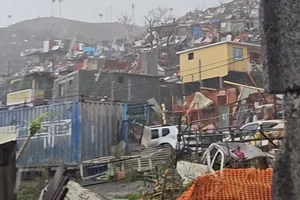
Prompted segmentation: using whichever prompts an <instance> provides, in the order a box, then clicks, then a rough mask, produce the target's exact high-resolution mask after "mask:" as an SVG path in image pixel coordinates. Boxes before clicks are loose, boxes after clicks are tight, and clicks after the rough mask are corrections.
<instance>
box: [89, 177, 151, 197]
mask: <svg viewBox="0 0 300 200" xmlns="http://www.w3.org/2000/svg"><path fill="white" fill-rule="evenodd" d="M141 187H145V184H144V182H143V181H135V182H128V181H118V182H111V183H104V184H99V185H93V186H88V187H86V188H87V189H89V190H91V191H93V192H95V193H97V194H100V195H101V196H104V197H106V198H107V199H114V198H113V197H114V196H125V195H127V194H139V189H140V188H141ZM146 188H147V189H150V190H151V189H153V187H151V186H150V185H148V184H147V185H146Z"/></svg>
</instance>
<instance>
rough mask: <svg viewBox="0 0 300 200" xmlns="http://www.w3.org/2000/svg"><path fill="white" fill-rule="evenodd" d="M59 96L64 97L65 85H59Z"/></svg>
mask: <svg viewBox="0 0 300 200" xmlns="http://www.w3.org/2000/svg"><path fill="white" fill-rule="evenodd" d="M58 96H59V97H61V96H64V83H61V84H59V85H58Z"/></svg>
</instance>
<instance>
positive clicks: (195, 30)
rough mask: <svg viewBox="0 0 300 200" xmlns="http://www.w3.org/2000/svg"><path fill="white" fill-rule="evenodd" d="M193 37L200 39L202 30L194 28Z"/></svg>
mask: <svg viewBox="0 0 300 200" xmlns="http://www.w3.org/2000/svg"><path fill="white" fill-rule="evenodd" d="M193 35H194V36H195V37H202V30H201V27H194V28H193Z"/></svg>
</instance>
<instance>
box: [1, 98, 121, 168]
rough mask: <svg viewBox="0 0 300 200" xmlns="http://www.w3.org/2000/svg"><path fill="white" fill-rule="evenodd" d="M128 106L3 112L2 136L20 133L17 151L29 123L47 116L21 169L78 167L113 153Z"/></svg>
mask: <svg viewBox="0 0 300 200" xmlns="http://www.w3.org/2000/svg"><path fill="white" fill-rule="evenodd" d="M124 109H126V106H125V105H124V104H112V103H99V102H87V103H78V102H76V103H63V104H53V105H47V106H38V107H29V108H20V109H16V110H8V111H2V112H0V133H7V134H9V133H17V136H18V138H17V143H18V148H20V147H21V146H22V144H23V143H24V142H25V140H26V138H27V136H28V133H29V130H28V129H29V124H28V122H30V121H32V120H34V119H36V118H37V117H39V116H41V115H42V114H44V113H51V115H52V116H51V117H49V118H48V119H46V120H44V122H43V127H42V131H40V133H38V134H37V135H35V136H34V137H32V138H31V140H30V142H29V144H28V146H27V147H26V149H25V151H24V154H23V155H22V156H21V158H20V160H19V162H18V166H19V167H39V166H45V165H47V166H57V165H59V164H61V163H65V164H66V165H75V166H78V165H79V164H80V163H81V162H82V161H84V160H90V159H94V158H99V157H103V156H108V155H109V154H110V147H111V145H112V142H113V141H114V140H115V139H116V138H117V137H118V133H119V128H120V127H119V126H120V125H121V124H122V121H123V120H124V117H125V113H126V112H125V110H124Z"/></svg>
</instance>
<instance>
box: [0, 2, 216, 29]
mask: <svg viewBox="0 0 300 200" xmlns="http://www.w3.org/2000/svg"><path fill="white" fill-rule="evenodd" d="M57 1H58V0H57ZM51 2H52V0H0V27H4V26H7V25H8V24H14V23H16V22H19V21H23V20H27V19H33V18H37V17H49V16H51ZM218 2H219V0H105V1H104V0H63V2H62V3H61V6H62V17H63V18H68V19H73V20H80V21H86V22H100V17H99V14H100V13H101V14H103V17H102V22H104V21H106V8H107V10H108V19H109V20H110V8H111V7H112V18H113V21H116V20H117V17H116V16H117V15H119V14H120V13H121V12H131V11H132V4H134V5H135V18H136V22H137V24H140V25H143V16H144V15H145V14H146V13H147V11H148V10H149V9H150V8H155V7H157V6H164V7H171V8H173V9H174V11H173V14H174V15H175V16H180V15H184V14H185V13H186V12H188V11H190V10H192V9H195V8H196V7H197V6H198V7H199V8H207V7H210V6H215V5H217V4H218ZM53 10H54V16H56V17H59V5H58V3H55V4H54V8H53ZM9 15H11V16H12V18H11V19H10V20H8V16H9Z"/></svg>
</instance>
